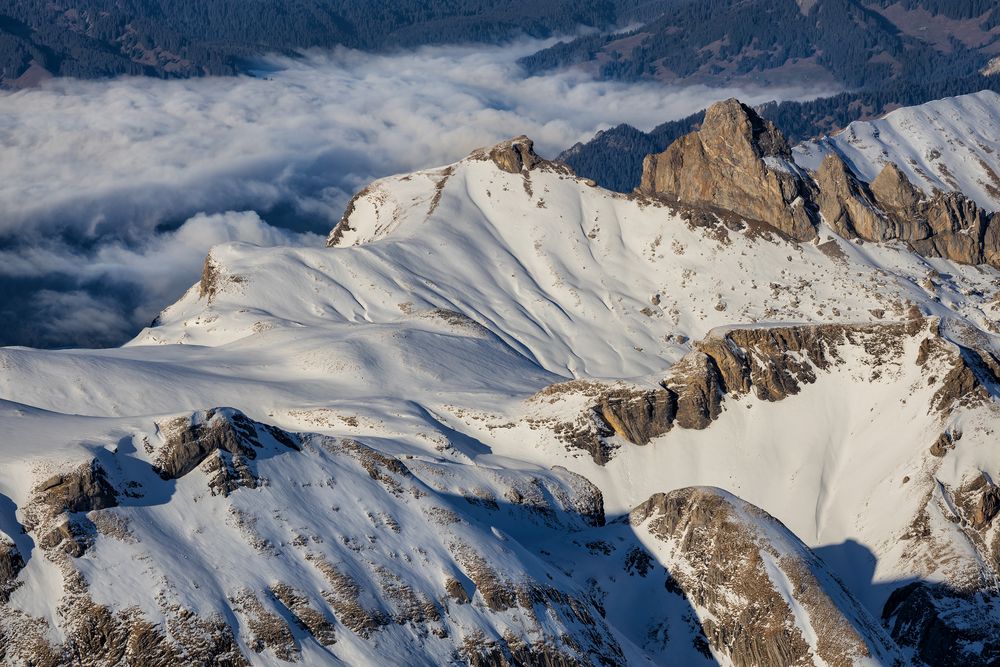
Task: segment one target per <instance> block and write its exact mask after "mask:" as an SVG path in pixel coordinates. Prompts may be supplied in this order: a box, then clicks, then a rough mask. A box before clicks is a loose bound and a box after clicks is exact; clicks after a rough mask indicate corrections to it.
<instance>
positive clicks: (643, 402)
mask: <svg viewBox="0 0 1000 667" xmlns="http://www.w3.org/2000/svg"><path fill="white" fill-rule="evenodd" d="M598 410H599V412H600V415H601V417H602V418H603V419H604V421H605V422H606V423H607V424H608V426H609V427H611V429H612V430H613V431H614V432H615V433H616V434H617V435H620V436H621V437H623V438H625V439H626V440H628V441H629V442H633V443H635V444H637V445H645V444H647V443H648V442H649V441H650V440H651V439H652V438H655V437H656V436H658V435H663V434H664V433H666V432H667V431H669V430H670V425H671V423H672V422H673V421H674V416H675V415H676V414H677V396H676V394H674V393H673V392H670V391H667V390H664V389H660V390H657V391H648V392H644V393H638V394H627V393H621V394H617V395H616V394H613V393H612V394H608V395H605V396H602V397H601V404H600V406H599V407H598Z"/></svg>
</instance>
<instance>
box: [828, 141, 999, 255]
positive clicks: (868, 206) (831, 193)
mask: <svg viewBox="0 0 1000 667" xmlns="http://www.w3.org/2000/svg"><path fill="white" fill-rule="evenodd" d="M816 183H817V186H818V188H819V194H818V196H817V203H818V204H819V207H820V212H821V213H822V215H823V219H824V220H825V221H826V222H827V224H829V225H830V226H831V227H832V228H833V230H834V231H835V232H837V233H838V234H839V235H841V236H843V237H845V238H861V239H864V240H866V241H877V242H878V241H893V240H899V241H905V242H907V243H909V244H910V246H911V247H912V248H913V250H914V251H916V252H917V253H919V254H921V255H924V256H925V257H943V258H945V259H950V260H953V261H956V262H961V263H963V264H991V265H993V266H1000V264H998V261H1000V222H994V221H993V217H994V216H991V214H989V213H987V212H986V211H984V210H982V209H980V208H979V207H978V206H977V205H976V203H975V202H973V201H972V200H970V199H968V198H966V197H965V195H963V194H962V193H959V192H947V193H944V192H935V193H934V194H933V195H931V196H929V197H928V196H925V195H924V193H923V192H921V191H920V190H918V189H917V188H916V187H914V185H913V184H912V183H910V181H909V179H908V178H907V177H906V174H904V173H903V172H902V171H901V170H900V169H899V167H898V166H897V165H895V164H894V163H891V162H890V163H888V164H886V165H885V167H883V169H882V171H881V172H880V173H879V175H878V176H877V177H876V178H875V180H873V181H872V182H871V184H870V185H868V184H865V183H864V182H862V181H861V180H860V179H859V178H858V177H857V176H856V175H855V174H854V173H853V172H852V171H851V169H850V168H849V167H848V166H847V165H846V164H844V162H843V160H842V159H841V158H840V156H838V155H836V154H835V153H831V154H829V155H827V156H826V157H825V158H824V159H823V163H822V165H821V166H820V169H819V171H818V172H817V173H816Z"/></svg>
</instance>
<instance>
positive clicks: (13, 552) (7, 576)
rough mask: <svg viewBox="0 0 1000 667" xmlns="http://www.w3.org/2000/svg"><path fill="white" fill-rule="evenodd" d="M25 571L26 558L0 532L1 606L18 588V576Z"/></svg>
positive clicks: (11, 541) (8, 538)
mask: <svg viewBox="0 0 1000 667" xmlns="http://www.w3.org/2000/svg"><path fill="white" fill-rule="evenodd" d="M22 569H24V557H23V556H22V555H21V552H20V551H19V550H18V548H17V545H16V544H14V541H13V540H12V539H10V537H8V536H7V535H5V534H4V533H3V531H0V604H3V603H5V602H7V600H8V599H9V598H10V594H11V593H12V592H13V591H14V589H15V588H17V585H18V582H17V575H18V573H19V572H20V571H21V570H22Z"/></svg>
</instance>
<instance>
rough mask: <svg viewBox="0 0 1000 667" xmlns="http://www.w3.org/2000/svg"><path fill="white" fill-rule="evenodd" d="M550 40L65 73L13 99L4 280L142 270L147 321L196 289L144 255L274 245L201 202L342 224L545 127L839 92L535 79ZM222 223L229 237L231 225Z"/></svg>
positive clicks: (8, 110)
mask: <svg viewBox="0 0 1000 667" xmlns="http://www.w3.org/2000/svg"><path fill="white" fill-rule="evenodd" d="M539 47H540V44H539V43H538V42H523V43H520V44H514V45H508V46H504V47H487V48H482V47H434V48H423V49H419V50H416V51H412V52H406V53H398V54H392V55H372V54H363V53H359V52H356V51H350V50H345V49H341V50H337V51H334V52H324V53H310V54H307V55H305V56H304V57H302V58H300V59H289V58H275V59H271V60H270V61H268V62H266V63H265V64H264V65H263V66H262V68H263V69H266V70H267V71H266V73H264V72H262V73H261V76H259V77H258V78H252V77H238V78H225V79H218V78H215V79H196V80H184V81H160V80H153V79H143V78H128V79H118V80H113V81H89V82H82V81H72V80H55V81H52V82H49V83H48V84H46V85H45V86H44V87H42V88H38V89H32V90H25V91H18V92H12V93H3V94H0V145H2V146H3V147H4V148H3V160H0V211H3V215H2V216H0V248H5V247H6V251H5V252H3V253H2V255H3V262H4V264H5V266H4V267H0V275H7V276H9V277H17V276H20V277H28V276H40V275H41V274H43V273H45V272H46V271H49V272H62V273H63V274H64V275H66V274H68V270H69V269H73V270H74V271H77V272H78V273H77V274H76V275H77V280H76V281H75V284H74V285H73V286H72V291H73V292H74V293H75V292H78V291H79V290H78V289H77V287H78V286H79V285H86V284H88V283H92V282H94V281H95V280H97V277H96V276H98V275H99V276H100V279H101V280H102V281H104V282H108V281H110V282H112V283H116V284H120V283H122V282H129V281H131V282H132V284H133V285H135V286H136V287H137V289H138V290H139V291H140V292H141V293H143V294H144V295H146V298H148V299H150V300H151V301H150V304H149V306H148V307H145V308H142V309H141V310H143V311H144V312H143V317H144V314H145V311H148V310H150V309H153V310H158V309H159V308H161V307H163V306H165V305H166V304H167V303H168V302H169V301H170V300H172V299H173V298H175V297H176V296H177V295H178V294H179V291H178V288H176V286H175V285H174V284H173V282H171V288H170V289H166V290H163V289H158V288H156V287H155V281H157V280H160V279H161V278H162V276H156V275H155V271H151V270H150V269H148V268H145V267H143V266H137V265H136V264H135V263H134V262H132V261H131V260H132V259H134V258H135V257H148V256H150V254H151V253H157V254H158V256H160V257H164V256H165V255H167V254H169V258H168V259H167V260H165V262H164V264H165V265H169V266H173V267H174V269H173V271H176V273H172V274H170V275H183V276H185V280H186V282H187V283H188V284H190V283H193V282H194V281H195V280H196V279H197V269H198V267H200V264H201V260H202V258H203V257H204V254H205V252H206V251H207V249H208V247H209V246H210V245H211V244H212V243H215V242H218V241H220V240H228V239H234V240H250V241H253V238H245V237H244V236H242V235H243V234H248V235H251V236H252V235H257V237H258V238H260V239H261V241H260V242H262V243H269V242H272V241H274V239H271V240H267V239H266V238H265V237H266V235H263V236H262V234H264V232H263V231H262V230H263V229H264V227H263V226H262V225H264V223H262V222H260V220H259V219H258V220H257V223H255V224H249V223H248V222H247V219H246V218H241V220H242V222H237V223H234V222H233V220H232V219H231V218H230V217H226V216H223V217H221V218H192V216H195V215H196V214H198V213H199V212H207V213H209V214H214V213H221V212H224V211H228V210H233V209H237V210H251V209H252V210H257V211H261V212H262V214H263V215H264V217H265V219H266V220H267V221H268V222H269V223H272V224H279V225H284V226H295V228H296V229H297V230H298V231H305V230H311V231H314V232H319V233H325V232H326V231H327V230H328V229H329V227H330V226H332V224H333V223H334V222H335V221H336V220H337V219H338V218H339V216H340V214H341V213H342V211H343V207H344V204H345V203H346V201H347V199H348V198H349V197H350V196H351V194H352V193H353V192H354V191H355V190H357V189H359V188H360V187H363V186H364V185H365V184H367V183H368V182H369V181H371V180H373V179H374V178H377V177H380V176H384V175H387V174H390V173H398V172H401V171H409V170H413V169H418V168H422V167H429V166H434V165H438V164H444V163H447V162H451V161H454V160H456V159H459V158H461V157H463V156H464V155H466V154H468V153H469V152H470V150H472V149H473V148H476V147H478V146H482V145H487V144H490V143H493V142H496V141H498V140H500V139H503V138H506V137H509V136H513V135H517V134H528V135H530V136H532V137H533V138H534V139H535V141H536V145H537V148H538V150H539V151H540V152H542V153H543V154H548V155H553V154H555V153H557V152H558V151H559V150H560V149H562V148H565V147H567V146H569V145H572V144H573V143H575V142H576V141H578V140H582V139H586V138H588V137H589V136H591V135H592V134H593V133H594V132H595V131H596V130H598V129H602V128H605V127H608V126H609V125H614V124H617V123H620V122H629V123H631V124H633V125H636V126H637V127H640V128H647V129H648V128H651V127H653V126H655V125H657V124H659V123H661V122H663V121H665V120H669V119H672V118H678V117H682V116H685V115H688V114H690V113H693V112H694V111H696V110H698V109H700V108H703V107H704V106H705V105H706V103H708V102H711V101H714V100H716V99H721V98H724V97H729V96H732V95H738V96H740V97H742V98H743V99H745V100H747V101H750V102H760V101H765V100H769V99H775V98H779V99H781V98H790V97H807V96H811V95H815V94H820V93H821V92H824V91H804V90H801V89H787V90H775V89H768V90H763V91H738V90H732V89H710V88H705V87H693V88H683V89H677V88H670V87H665V86H662V85H658V84H625V83H618V82H605V81H594V80H592V79H590V78H588V76H587V75H586V74H584V73H582V72H562V73H554V74H547V75H544V76H536V77H529V78H525V77H524V76H523V74H522V73H521V72H520V70H519V68H518V66H517V65H516V60H517V59H518V58H519V57H521V56H522V55H526V54H528V53H531V52H533V51H534V50H537V49H538V48H539ZM189 218H191V220H189V221H188V222H187V223H186V224H184V226H183V227H181V228H180V229H178V230H177V231H176V232H173V233H168V234H166V235H164V233H162V232H161V231H159V230H162V228H163V225H164V224H166V225H168V226H170V225H177V223H179V222H180V221H183V220H186V219H189ZM208 222H211V223H213V224H219V225H222V226H223V227H225V231H220V232H219V234H218V235H215V234H214V233H212V232H210V231H209V230H208V227H210V226H211V225H209V224H207V223H208ZM227 225H228V226H227ZM265 226H266V225H265ZM53 239H59V241H58V242H57V241H54V240H53ZM316 241H317V242H318V239H316ZM253 242H257V241H253ZM82 248H86V250H84V249H82ZM188 255H190V256H191V257H188ZM82 258H83V259H82ZM84 260H85V261H84ZM141 264H144V263H143V262H140V265H141ZM46 267H48V268H46ZM181 267H183V268H181ZM175 282H176V281H175ZM157 299H158V301H155V300H157ZM154 301H155V304H154ZM153 305H155V308H153ZM128 317H129V318H131V321H133V322H134V323H135V324H136V326H138V325H139V324H142V323H145V322H139V321H138V320H136V319H135V318H136V317H138V315H132V314H129V315H128ZM2 324H3V323H0V328H2ZM111 338H114V339H115V340H120V335H116V337H111ZM111 338H109V340H111ZM67 340H68V341H72V340H73V338H72V336H69V337H68V338H67Z"/></svg>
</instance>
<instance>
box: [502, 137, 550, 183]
mask: <svg viewBox="0 0 1000 667" xmlns="http://www.w3.org/2000/svg"><path fill="white" fill-rule="evenodd" d="M490 159H491V160H493V162H494V163H496V165H497V166H498V167H500V168H501V169H503V170H504V171H506V172H509V173H511V174H520V173H521V172H522V171H531V170H532V169H533V168H534V167H535V165H536V164H538V163H539V162H541V158H539V157H538V156H537V155H536V154H535V143H534V142H533V141H532V140H531V139H529V138H528V137H526V136H524V135H523V134H522V135H521V136H519V137H514V138H513V139H509V140H507V141H504V142H501V143H499V144H497V145H496V146H494V147H493V148H492V149H490Z"/></svg>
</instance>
